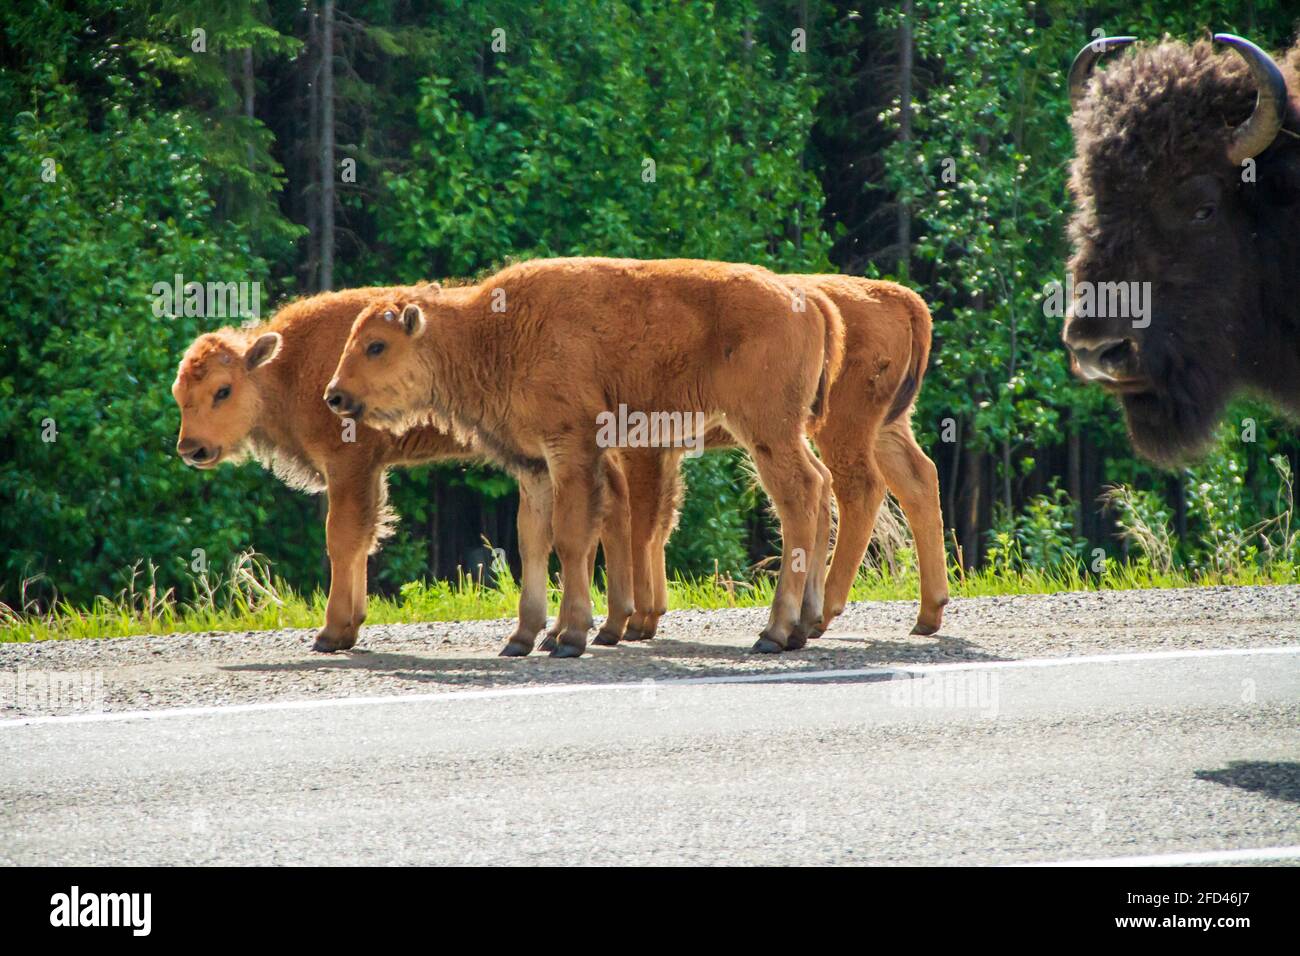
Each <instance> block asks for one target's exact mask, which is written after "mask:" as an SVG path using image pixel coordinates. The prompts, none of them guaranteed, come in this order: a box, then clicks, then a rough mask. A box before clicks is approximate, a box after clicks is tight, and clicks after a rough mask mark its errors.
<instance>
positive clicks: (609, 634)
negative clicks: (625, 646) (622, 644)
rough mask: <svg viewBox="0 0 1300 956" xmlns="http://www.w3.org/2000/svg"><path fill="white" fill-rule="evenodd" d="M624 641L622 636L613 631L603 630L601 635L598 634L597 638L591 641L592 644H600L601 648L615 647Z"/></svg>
mask: <svg viewBox="0 0 1300 956" xmlns="http://www.w3.org/2000/svg"><path fill="white" fill-rule="evenodd" d="M622 639H623V638H622V636H621V635H619V634H615V633H614V632H613V631H604V630H602V631H601V632H600V633H599V634H597V635H596V636H595V637H593V638H592V639H591V643H593V644H599V645H600V646H601V647H613V646H614V645H615V644H617V643H618V642H619V641H621V640H622Z"/></svg>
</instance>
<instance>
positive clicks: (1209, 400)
mask: <svg viewBox="0 0 1300 956" xmlns="http://www.w3.org/2000/svg"><path fill="white" fill-rule="evenodd" d="M1129 40H1130V38H1117V39H1116V40H1112V41H1111V42H1110V44H1109V45H1110V46H1111V47H1112V48H1113V47H1114V46H1120V45H1127V43H1128V42H1129ZM1215 40H1216V41H1217V43H1218V44H1220V45H1216V44H1215V43H1211V42H1210V41H1208V40H1201V41H1198V42H1196V43H1192V44H1188V43H1183V42H1176V41H1171V40H1166V41H1164V42H1160V43H1152V44H1138V45H1135V46H1133V47H1131V48H1130V49H1128V50H1126V51H1124V52H1123V53H1122V54H1112V55H1111V56H1110V57H1109V58H1108V59H1107V60H1106V61H1104V62H1105V64H1106V66H1105V69H1104V70H1099V71H1098V72H1097V73H1096V75H1093V76H1091V77H1090V76H1089V73H1090V69H1091V66H1092V61H1093V60H1095V59H1096V58H1097V57H1098V56H1099V55H1100V53H1101V49H1100V47H1096V46H1092V45H1090V46H1089V47H1085V48H1084V50H1083V51H1081V52H1080V55H1079V58H1078V59H1077V60H1076V63H1075V68H1074V69H1072V71H1071V94H1072V98H1073V99H1074V106H1073V115H1072V118H1071V123H1072V126H1073V129H1074V138H1075V144H1076V151H1075V158H1074V163H1073V168H1072V171H1071V180H1070V185H1071V189H1072V191H1073V193H1074V198H1075V203H1076V210H1075V213H1074V216H1073V219H1072V221H1071V223H1070V238H1071V241H1072V243H1073V245H1074V255H1073V258H1072V260H1071V263H1070V269H1071V271H1072V272H1073V277H1074V281H1075V285H1076V287H1078V286H1079V285H1080V284H1081V283H1084V282H1088V283H1103V282H1149V283H1151V285H1150V287H1149V290H1150V300H1149V304H1150V309H1149V312H1148V314H1147V315H1146V316H1145V317H1144V318H1143V319H1142V320H1141V321H1138V322H1136V323H1135V321H1134V318H1133V317H1132V316H1118V315H1106V316H1098V315H1088V316H1084V315H1077V314H1071V315H1069V316H1068V317H1067V319H1066V324H1065V334H1064V338H1065V342H1066V344H1067V346H1069V348H1070V350H1071V353H1072V358H1071V361H1072V365H1073V367H1074V370H1075V372H1076V373H1077V374H1079V375H1080V376H1081V377H1083V378H1085V379H1087V380H1090V381H1095V382H1097V383H1099V384H1100V385H1102V387H1104V388H1106V389H1108V390H1109V391H1111V392H1113V393H1114V394H1115V395H1116V396H1117V397H1118V398H1119V401H1120V403H1121V404H1122V406H1123V409H1124V414H1125V417H1126V419H1127V423H1128V429H1129V435H1130V437H1131V439H1132V442H1133V445H1134V447H1135V449H1136V450H1137V451H1138V452H1139V453H1140V454H1142V455H1144V456H1145V457H1147V458H1150V459H1152V460H1154V461H1157V462H1160V463H1164V464H1174V463H1178V462H1181V461H1184V460H1186V459H1188V458H1190V457H1192V456H1193V455H1195V454H1196V453H1197V452H1198V451H1200V450H1201V449H1202V448H1203V447H1204V445H1205V444H1206V442H1207V441H1208V440H1209V439H1210V437H1211V435H1212V433H1213V429H1214V425H1215V423H1216V422H1217V421H1218V420H1219V418H1220V417H1221V415H1222V413H1223V410H1224V407H1225V406H1226V404H1227V403H1228V401H1229V400H1230V399H1231V398H1233V397H1234V396H1235V395H1237V394H1240V393H1251V394H1255V395H1257V396H1259V397H1261V398H1263V399H1265V400H1267V401H1268V402H1270V403H1271V404H1273V405H1275V406H1277V407H1279V408H1280V409H1282V410H1284V411H1289V412H1292V413H1295V412H1298V411H1300V136H1298V132H1300V100H1298V99H1297V97H1298V96H1300V46H1298V47H1296V48H1295V49H1292V50H1291V51H1290V53H1288V54H1287V55H1286V56H1285V57H1283V58H1282V59H1281V61H1280V62H1275V61H1274V60H1272V59H1271V58H1270V57H1269V56H1268V55H1267V54H1266V53H1263V52H1262V51H1260V50H1259V49H1258V48H1257V47H1255V46H1254V45H1253V44H1250V43H1249V42H1248V41H1245V40H1242V39H1241V38H1240V37H1234V36H1231V35H1228V34H1219V35H1217V36H1216V37H1215ZM1105 45H1106V44H1105V42H1103V44H1102V46H1105Z"/></svg>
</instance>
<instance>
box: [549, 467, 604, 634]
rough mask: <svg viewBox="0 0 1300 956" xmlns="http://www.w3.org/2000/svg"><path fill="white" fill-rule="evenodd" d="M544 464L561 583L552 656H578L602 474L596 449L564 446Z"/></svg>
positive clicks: (586, 625) (587, 613) (586, 622)
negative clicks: (551, 493) (551, 490)
mask: <svg viewBox="0 0 1300 956" xmlns="http://www.w3.org/2000/svg"><path fill="white" fill-rule="evenodd" d="M547 463H548V465H549V467H550V471H551V482H552V487H553V488H554V505H553V511H552V516H551V527H552V531H553V532H554V536H555V552H556V554H557V555H559V558H560V569H561V576H562V584H563V587H564V595H563V597H562V598H561V599H560V614H559V619H558V621H557V622H556V623H557V625H558V627H559V634H558V636H557V638H556V647H555V650H553V651H552V652H551V655H552V656H553V657H580V656H581V655H582V653H583V652H584V651H585V650H586V649H587V631H588V630H589V629H590V627H591V622H592V616H591V588H590V586H589V583H588V582H589V581H590V580H591V579H590V577H589V576H588V575H589V572H588V563H587V562H588V559H589V556H590V554H591V549H592V547H593V546H594V545H595V543H596V538H597V535H598V530H599V529H598V520H599V517H600V512H601V507H600V506H601V497H602V494H601V493H602V489H603V486H604V484H605V478H604V476H603V475H602V474H601V472H602V462H601V460H600V457H599V453H598V452H595V450H588V449H585V448H577V447H565V448H563V449H560V450H555V451H552V452H550V453H549V454H548V461H547Z"/></svg>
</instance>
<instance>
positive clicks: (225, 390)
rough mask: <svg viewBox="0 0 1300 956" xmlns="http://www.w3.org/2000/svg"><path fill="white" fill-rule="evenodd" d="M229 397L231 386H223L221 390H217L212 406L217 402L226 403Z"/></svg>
mask: <svg viewBox="0 0 1300 956" xmlns="http://www.w3.org/2000/svg"><path fill="white" fill-rule="evenodd" d="M229 397H230V386H229V385H222V386H221V387H220V388H219V389H217V392H216V394H215V395H213V396H212V404H213V405H215V404H217V402H224V401H225V400H226V399H228V398H229Z"/></svg>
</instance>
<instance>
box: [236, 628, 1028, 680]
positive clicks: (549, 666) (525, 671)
mask: <svg viewBox="0 0 1300 956" xmlns="http://www.w3.org/2000/svg"><path fill="white" fill-rule="evenodd" d="M381 647H382V646H381ZM440 650H441V652H440V653H430V654H429V655H428V656H424V655H421V654H418V653H414V654H413V653H410V652H409V651H403V652H400V653H399V652H386V651H384V650H382V649H380V648H366V649H358V650H355V651H348V652H343V653H339V654H328V655H326V654H313V653H311V652H309V651H306V647H305V646H304V652H305V656H304V657H303V658H302V659H300V660H289V661H266V662H250V663H240V664H224V665H219V669H220V670H223V671H228V672H232V673H239V672H246V673H286V674H288V673H318V674H326V673H338V672H349V671H351V672H364V673H371V674H376V675H383V676H387V677H390V678H396V679H399V680H406V681H412V682H430V683H438V684H451V685H481V686H501V685H509V684H527V683H536V682H539V681H544V682H548V683H551V682H562V683H566V684H590V683H616V682H620V681H626V680H633V681H639V680H644V679H646V678H647V677H653V678H655V679H660V680H665V679H669V680H670V679H677V678H690V677H714V676H719V675H744V676H746V677H752V678H755V679H757V678H760V677H766V678H769V679H771V680H772V681H785V680H789V679H790V677H791V675H795V674H798V673H799V672H806V671H827V670H852V669H860V668H884V667H891V666H906V665H909V664H934V663H945V662H952V661H997V660H1005V659H1006V658H1004V657H1001V656H998V655H994V654H989V653H987V652H985V651H983V650H982V649H981V648H980V647H979V646H978V645H976V644H973V643H971V642H970V641H966V640H962V639H959V638H950V637H944V636H942V635H936V636H935V637H929V638H919V639H914V640H913V641H912V642H910V643H909V642H907V641H891V640H873V639H869V638H868V639H864V638H863V637H862V636H860V635H857V636H852V635H843V636H835V637H832V636H830V635H827V636H825V637H822V638H820V639H818V640H816V641H813V642H811V643H810V644H809V645H808V647H807V648H805V649H803V650H800V651H793V652H789V653H786V654H780V655H776V656H768V655H762V654H754V653H752V652H750V651H749V650H748V647H747V646H741V645H735V644H717V643H703V642H700V643H696V642H692V641H682V640H672V639H663V638H656V639H655V640H653V641H645V642H636V643H623V644H620V645H618V646H617V647H612V648H605V647H597V648H593V649H590V650H589V651H588V653H587V654H586V655H584V656H583V657H582V658H580V659H578V660H555V659H552V658H551V657H549V656H548V655H547V654H546V653H545V652H542V651H534V652H533V654H532V655H530V656H528V657H522V658H519V657H515V658H498V657H494V656H490V655H489V654H487V653H477V654H458V653H455V652H452V653H448V651H447V649H446V648H445V646H444V647H443V648H442V649H440ZM796 679H797V678H796ZM826 679H827V680H861V679H862V678H861V677H855V676H850V677H839V678H826Z"/></svg>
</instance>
